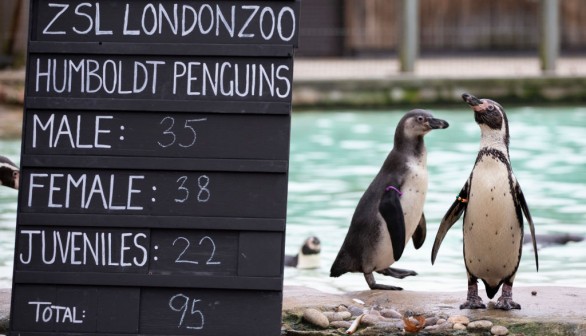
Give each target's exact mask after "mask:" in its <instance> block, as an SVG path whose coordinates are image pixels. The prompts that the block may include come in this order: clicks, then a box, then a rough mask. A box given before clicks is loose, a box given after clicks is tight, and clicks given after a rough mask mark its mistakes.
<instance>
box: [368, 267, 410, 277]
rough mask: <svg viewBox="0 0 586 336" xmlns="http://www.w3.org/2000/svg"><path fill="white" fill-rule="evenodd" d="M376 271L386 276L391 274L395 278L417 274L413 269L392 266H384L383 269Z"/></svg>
mask: <svg viewBox="0 0 586 336" xmlns="http://www.w3.org/2000/svg"><path fill="white" fill-rule="evenodd" d="M377 273H379V274H382V275H386V276H391V277H393V278H397V279H403V278H406V277H408V276H415V275H417V272H415V271H412V270H406V269H401V268H393V267H388V268H385V269H384V270H381V271H377Z"/></svg>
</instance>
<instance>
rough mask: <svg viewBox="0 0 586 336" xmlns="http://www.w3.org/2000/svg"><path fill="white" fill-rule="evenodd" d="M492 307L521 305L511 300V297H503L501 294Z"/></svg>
mask: <svg viewBox="0 0 586 336" xmlns="http://www.w3.org/2000/svg"><path fill="white" fill-rule="evenodd" d="M494 308H495V309H502V310H511V309H521V305H520V304H518V303H517V302H515V301H513V299H512V298H504V297H502V296H501V297H500V298H499V299H498V301H497V302H496V304H495V305H494Z"/></svg>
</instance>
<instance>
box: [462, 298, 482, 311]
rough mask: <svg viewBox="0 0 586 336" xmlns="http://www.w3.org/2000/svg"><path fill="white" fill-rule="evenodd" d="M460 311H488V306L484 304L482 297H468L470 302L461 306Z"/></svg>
mask: <svg viewBox="0 0 586 336" xmlns="http://www.w3.org/2000/svg"><path fill="white" fill-rule="evenodd" d="M460 309H486V305H485V304H484V303H482V299H481V298H480V296H476V297H468V300H466V302H464V303H462V304H461V305H460Z"/></svg>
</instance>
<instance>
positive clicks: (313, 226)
mask: <svg viewBox="0 0 586 336" xmlns="http://www.w3.org/2000/svg"><path fill="white" fill-rule="evenodd" d="M404 112H406V111H343V112H319V111H315V112H301V113H295V114H294V115H293V117H292V121H293V122H292V139H291V157H290V183H289V204H288V219H287V242H286V252H287V253H288V254H294V253H296V251H297V249H298V248H299V246H300V245H301V243H302V241H303V240H304V239H305V238H306V237H307V236H309V235H316V236H318V237H319V238H320V239H321V241H322V248H323V250H322V260H321V262H322V266H321V268H320V269H318V270H311V271H301V270H296V269H291V268H287V269H286V270H285V285H306V286H310V287H314V288H318V289H321V290H324V291H328V292H339V291H350V290H363V289H367V285H366V282H365V281H364V278H363V276H362V275H361V274H346V275H344V276H342V277H340V278H337V279H333V278H330V277H329V268H330V266H331V263H332V261H333V260H334V258H335V256H336V254H337V252H338V249H339V248H340V245H341V244H342V241H343V239H344V236H345V235H346V231H347V228H348V225H349V223H350V218H351V217H352V214H353V212H354V207H355V206H356V203H357V202H358V199H359V198H360V196H361V195H362V192H363V191H364V189H365V188H366V187H367V186H368V184H369V183H370V181H371V179H372V178H373V177H374V175H375V174H376V173H377V172H378V170H379V167H380V165H381V164H382V162H383V160H384V159H385V157H386V155H387V154H388V152H389V151H390V149H391V147H392V139H393V133H394V129H395V125H396V123H397V121H398V120H399V119H400V118H401V117H402V115H403V114H404ZM433 113H434V114H435V116H436V117H438V118H442V119H445V120H447V121H449V123H450V128H448V129H447V130H439V131H434V132H432V133H430V134H429V135H428V136H426V144H427V149H428V168H429V192H428V196H427V202H426V205H425V214H426V217H427V224H428V227H427V230H428V235H427V241H426V242H425V244H424V245H423V247H422V248H421V249H420V250H415V249H414V248H413V246H412V245H411V244H410V245H409V246H408V247H407V249H406V251H405V253H404V254H403V257H402V259H401V260H400V261H399V262H397V263H396V264H394V265H393V266H394V267H399V268H407V269H413V270H415V271H417V272H418V273H419V275H418V276H416V277H410V278H407V279H404V280H397V279H392V278H385V277H383V276H379V275H377V276H376V277H377V280H378V282H380V283H386V284H393V285H399V286H402V287H403V288H405V289H408V290H434V291H435V290H438V291H440V290H441V291H451V290H465V288H466V272H465V268H464V264H463V260H462V232H461V228H462V225H461V221H460V222H459V223H457V224H456V225H455V226H454V227H453V228H452V230H451V231H450V232H449V233H448V235H447V237H446V239H445V240H444V242H443V244H442V247H441V249H440V252H439V255H438V259H437V261H436V264H435V265H434V266H432V265H431V262H430V254H431V246H432V245H433V239H434V238H435V233H436V231H437V228H438V225H439V222H440V219H441V218H442V217H443V215H444V213H445V211H446V210H447V209H448V207H449V206H450V205H451V203H452V202H453V200H454V197H455V195H456V194H457V193H458V192H459V190H460V189H461V187H462V186H463V184H464V182H465V180H466V179H467V177H468V175H469V173H470V170H471V168H472V165H473V162H474V160H475V158H476V153H477V150H478V143H479V136H480V131H479V128H478V126H477V125H476V123H475V122H474V119H473V116H472V112H471V111H470V110H469V109H467V108H466V106H462V107H461V108H454V109H452V110H439V109H438V110H433ZM507 113H508V116H509V121H510V131H511V160H512V164H513V168H514V171H515V174H516V176H517V178H518V179H519V181H520V183H521V186H522V187H523V190H524V192H525V196H526V198H527V202H528V204H529V207H530V209H531V212H532V215H533V219H534V221H535V224H536V229H537V231H538V233H541V234H543V233H552V234H553V233H573V234H578V235H583V236H586V225H585V224H586V136H585V135H586V108H555V109H553V108H514V109H509V110H507ZM19 152H20V142H19V141H0V154H2V155H5V156H8V157H10V158H11V159H13V160H14V161H16V162H18V159H19ZM16 196H17V192H16V191H14V190H11V189H8V188H0V287H9V286H10V285H11V276H12V259H13V249H14V227H15V218H16V215H15V214H16ZM539 253H540V255H539V256H540V270H539V272H536V271H535V264H534V261H533V259H532V251H531V248H530V247H528V246H526V247H525V248H524V254H523V258H522V260H521V267H520V269H519V272H518V273H517V278H516V281H515V286H531V285H536V284H539V285H562V286H582V287H583V286H586V242H580V243H572V244H568V245H564V246H556V247H547V248H543V249H541V250H540V251H539Z"/></svg>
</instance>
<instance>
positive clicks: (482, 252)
mask: <svg viewBox="0 0 586 336" xmlns="http://www.w3.org/2000/svg"><path fill="white" fill-rule="evenodd" d="M462 99H463V100H464V101H465V102H466V103H467V104H468V105H469V106H470V107H471V108H472V110H473V111H474V119H475V120H476V123H477V124H478V126H480V131H481V139H480V150H479V152H478V156H477V158H476V162H475V163H474V167H473V168H472V173H471V174H470V176H469V177H468V180H467V181H466V183H465V184H464V187H463V188H462V190H461V191H460V193H459V194H458V196H457V198H456V200H455V201H454V203H453V204H452V205H451V207H450V208H449V209H448V211H447V213H446V214H445V216H444V217H443V219H442V221H441V223H440V227H439V229H438V232H437V235H436V237H435V242H434V244H433V248H432V254H431V263H432V264H433V263H434V262H435V259H436V257H437V253H438V250H439V247H440V245H441V243H442V240H443V239H444V237H445V235H446V233H447V232H448V230H449V229H450V228H451V227H452V225H453V224H454V223H455V222H456V221H457V220H458V219H459V218H460V216H461V215H462V213H464V225H463V230H464V264H465V265H466V272H467V275H468V295H467V298H466V302H464V303H463V304H462V305H460V309H483V308H486V306H485V305H484V303H482V299H481V298H480V297H479V296H478V279H481V280H482V282H483V283H484V287H485V289H486V294H487V295H488V297H489V298H490V299H492V298H493V297H494V296H495V294H496V293H497V292H498V291H499V289H500V287H501V285H502V288H503V289H502V295H501V296H500V297H499V299H498V300H497V303H496V305H495V308H497V309H502V310H510V309H521V305H520V304H518V303H516V302H515V301H513V281H514V280H515V274H516V272H517V269H518V267H519V262H520V260H521V251H522V248H523V214H525V217H526V218H527V221H528V222H529V229H530V231H531V236H532V240H533V250H534V251H535V266H536V268H537V270H539V261H538V257H537V245H536V242H535V228H534V225H533V220H532V219H531V214H530V212H529V208H528V206H527V202H526V201H525V196H524V195H523V191H522V190H521V186H520V185H519V182H518V181H517V179H516V178H515V175H514V174H513V170H512V168H511V162H510V156H509V124H508V120H507V115H506V114H505V110H504V109H503V107H502V106H501V105H500V104H498V103H497V102H494V101H492V100H490V99H478V98H476V97H474V96H472V95H470V94H467V93H465V94H463V95H462Z"/></svg>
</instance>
